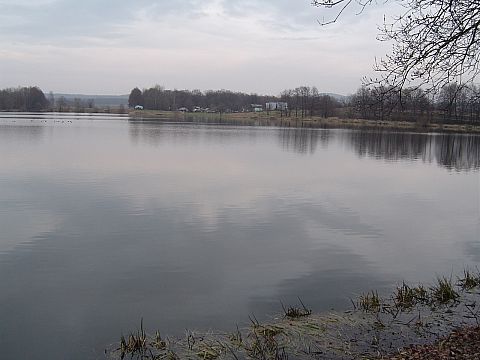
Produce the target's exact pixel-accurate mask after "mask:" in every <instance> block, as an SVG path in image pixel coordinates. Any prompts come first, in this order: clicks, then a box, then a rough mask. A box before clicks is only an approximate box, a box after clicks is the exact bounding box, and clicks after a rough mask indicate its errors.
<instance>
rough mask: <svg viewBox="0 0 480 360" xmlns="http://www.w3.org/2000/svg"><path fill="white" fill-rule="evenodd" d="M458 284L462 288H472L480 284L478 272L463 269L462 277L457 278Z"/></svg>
mask: <svg viewBox="0 0 480 360" xmlns="http://www.w3.org/2000/svg"><path fill="white" fill-rule="evenodd" d="M458 285H459V286H460V287H461V288H462V289H463V290H472V289H474V288H476V287H479V286H480V273H477V274H473V273H472V272H471V271H470V270H468V269H464V270H463V277H459V278H458Z"/></svg>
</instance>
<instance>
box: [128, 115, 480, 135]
mask: <svg viewBox="0 0 480 360" xmlns="http://www.w3.org/2000/svg"><path fill="white" fill-rule="evenodd" d="M129 116H130V117H132V118H134V119H150V120H158V121H172V119H174V120H175V121H193V122H212V123H228V124H234V125H248V126H280V127H305V128H330V129H334V128H345V129H359V130H389V131H416V132H439V133H440V132H452V133H472V134H479V133H480V126H479V125H471V124H463V123H459V124H455V123H445V124H443V123H421V124H420V123H417V122H413V121H391V120H365V119H349V118H340V117H328V118H324V117H321V116H305V117H300V116H283V115H282V114H281V113H280V112H276V111H272V112H266V111H265V112H257V113H255V112H242V113H201V112H198V113H194V112H179V111H161V110H131V111H130V112H129Z"/></svg>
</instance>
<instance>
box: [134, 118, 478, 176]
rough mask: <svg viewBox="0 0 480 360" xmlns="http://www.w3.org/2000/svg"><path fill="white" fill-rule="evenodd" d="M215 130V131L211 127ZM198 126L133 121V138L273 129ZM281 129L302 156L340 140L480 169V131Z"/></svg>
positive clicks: (371, 150)
mask: <svg viewBox="0 0 480 360" xmlns="http://www.w3.org/2000/svg"><path fill="white" fill-rule="evenodd" d="M192 126H194V127H195V126H196V125H192ZM212 129H214V130H216V131H211V130H212ZM262 129H263V130H262ZM172 130H174V131H172ZM196 130H197V131H196V132H195V133H192V132H191V131H183V128H182V127H172V126H171V125H170V126H168V125H166V124H165V123H162V122H155V121H135V120H130V121H129V133H130V138H131V140H132V142H134V143H139V142H144V143H148V144H150V145H158V144H160V143H161V141H162V139H163V138H164V137H165V136H167V138H168V139H169V141H170V140H172V139H175V138H178V137H181V138H182V141H186V140H187V139H188V140H189V141H200V140H202V139H203V140H207V141H209V140H212V139H213V138H215V141H221V142H223V143H231V142H234V141H239V140H240V141H241V139H242V138H249V139H250V140H255V139H257V137H258V136H259V135H260V134H262V132H263V134H262V136H263V135H264V133H265V131H266V130H268V128H261V127H260V128H253V129H252V128H249V127H242V126H238V127H235V126H230V125H227V126H225V125H223V126H222V125H218V124H216V125H210V126H208V125H204V126H202V125H198V126H197V127H196ZM276 133H277V134H278V135H277V139H278V143H279V145H280V146H281V148H282V149H283V150H285V151H288V152H295V153H299V154H314V153H315V152H316V151H318V150H319V149H318V147H319V146H320V147H321V149H327V148H328V147H329V145H330V143H331V142H332V141H337V142H341V143H344V144H346V145H347V147H348V148H350V149H352V150H353V151H354V152H355V153H356V154H358V156H360V157H368V158H374V159H379V160H387V161H412V160H421V161H423V162H426V163H432V162H433V163H436V164H438V165H439V166H441V167H445V168H448V169H453V170H456V171H470V170H477V169H479V168H480V136H478V135H465V134H452V133H449V134H424V133H412V132H386V131H353V130H331V129H311V128H277V129H276ZM263 137H265V136H263ZM209 138H210V139H209Z"/></svg>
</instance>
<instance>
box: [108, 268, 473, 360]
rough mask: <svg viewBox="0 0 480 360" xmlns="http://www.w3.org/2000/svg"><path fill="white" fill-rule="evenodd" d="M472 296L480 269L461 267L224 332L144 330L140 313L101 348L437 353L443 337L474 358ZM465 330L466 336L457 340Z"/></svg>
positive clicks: (327, 355)
mask: <svg viewBox="0 0 480 360" xmlns="http://www.w3.org/2000/svg"><path fill="white" fill-rule="evenodd" d="M479 300H480V273H477V274H472V273H470V272H469V271H465V276H463V277H462V278H457V280H456V282H455V283H454V282H452V279H448V278H438V279H437V282H436V283H434V284H432V285H430V286H428V287H426V286H423V285H417V286H409V285H407V284H405V283H403V284H402V285H400V286H398V287H397V288H396V290H395V291H394V292H393V293H392V294H391V295H390V296H389V297H387V298H383V299H382V298H380V297H379V296H378V294H377V293H376V292H374V291H371V292H368V293H365V294H363V295H361V296H360V297H359V298H358V299H357V301H356V302H355V301H353V300H352V304H353V307H354V308H353V309H352V310H349V311H344V312H329V313H318V314H312V312H311V311H310V310H309V309H308V308H307V307H306V306H305V305H304V304H303V303H302V302H301V300H299V302H300V303H299V304H297V305H294V306H289V307H287V308H285V307H284V309H283V314H281V315H278V316H276V317H273V318H272V319H271V321H266V322H262V323H260V322H258V321H257V320H256V319H255V318H254V317H253V318H250V326H249V327H246V328H241V329H239V328H238V327H237V329H236V330H234V331H232V332H230V333H219V332H214V331H210V332H207V333H205V332H203V333H202V332H197V331H190V330H187V331H186V335H185V338H183V339H175V338H169V337H162V336H161V334H159V333H158V332H156V333H155V335H148V334H147V333H146V332H145V330H144V328H143V320H142V322H141V324H140V328H139V329H138V330H137V331H136V332H132V333H130V334H129V335H128V336H127V337H124V336H122V337H121V340H120V343H119V344H114V345H112V347H111V348H110V349H107V350H106V354H107V355H108V358H109V359H123V358H124V357H125V356H129V357H133V358H135V357H136V358H139V359H151V360H155V359H209V360H217V359H218V360H223V359H232V360H233V359H259V360H260V359H261V360H266V359H272V360H273V359H274V360H284V359H301V360H307V359H318V358H321V359H352V360H353V359H391V360H394V359H397V360H400V359H411V358H415V359H437V358H438V357H436V355H435V354H440V353H443V352H444V351H446V350H445V349H450V348H448V347H447V346H445V344H446V343H448V344H449V346H451V347H452V349H454V350H455V349H456V348H460V347H461V346H463V347H462V349H461V351H462V355H467V356H472V357H470V358H472V359H473V358H475V356H477V355H478V352H477V351H478V350H479V348H480V346H479V343H478V342H477V341H476V339H480V327H479V321H480V304H478V303H479ZM466 338H469V339H471V341H470V342H468V343H465V344H464V343H463V340H464V339H466ZM452 351H453V350H452ZM455 351H456V350H455ZM447 352H448V354H450V352H449V351H447ZM431 354H433V357H432V356H430V355H431ZM413 355H415V356H416V357H413ZM446 358H447V359H449V357H446ZM453 358H455V359H463V357H452V359H453ZM467 358H468V357H467Z"/></svg>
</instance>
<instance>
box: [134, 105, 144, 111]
mask: <svg viewBox="0 0 480 360" xmlns="http://www.w3.org/2000/svg"><path fill="white" fill-rule="evenodd" d="M135 110H143V106H142V105H135Z"/></svg>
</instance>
